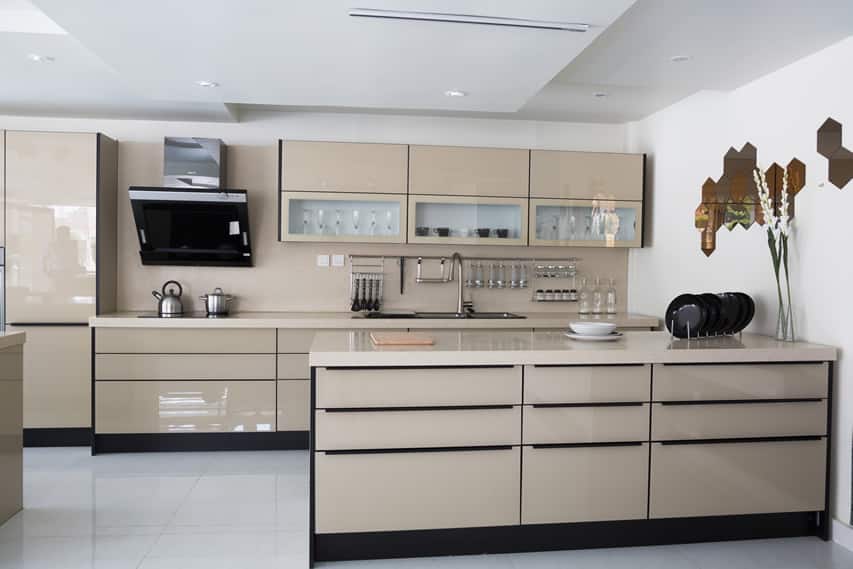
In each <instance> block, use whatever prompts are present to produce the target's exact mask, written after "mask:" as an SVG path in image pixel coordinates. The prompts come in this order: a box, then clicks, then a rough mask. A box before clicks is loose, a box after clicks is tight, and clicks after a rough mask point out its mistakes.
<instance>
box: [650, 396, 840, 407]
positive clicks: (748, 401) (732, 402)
mask: <svg viewBox="0 0 853 569" xmlns="http://www.w3.org/2000/svg"><path fill="white" fill-rule="evenodd" d="M821 401H823V399H821V398H820V397H798V398H790V399H717V400H712V399H707V400H705V399H703V400H701V401H690V400H685V401H656V403H660V404H661V405H756V404H759V403H820V402H821Z"/></svg>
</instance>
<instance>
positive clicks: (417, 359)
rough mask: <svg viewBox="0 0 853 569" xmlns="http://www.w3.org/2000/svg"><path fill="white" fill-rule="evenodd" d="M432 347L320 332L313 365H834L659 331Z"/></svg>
mask: <svg viewBox="0 0 853 569" xmlns="http://www.w3.org/2000/svg"><path fill="white" fill-rule="evenodd" d="M429 335H430V336H432V337H433V339H434V340H435V345H433V346H397V347H390V346H382V347H377V346H374V345H373V342H372V341H371V339H370V333H369V332H368V331H363V330H358V331H349V332H347V331H324V332H319V333H317V335H316V336H315V337H314V343H313V344H312V346H311V354H310V363H311V365H312V366H321V367H322V366H440V365H524V364H540V365H547V364H649V363H659V364H665V363H738V362H796V361H810V362H815V361H834V360H835V359H836V349H835V348H833V347H831V346H822V345H818V344H806V343H803V342H779V341H776V340H775V339H773V338H770V337H767V336H759V335H757V334H743V336H742V337H723V338H716V339H711V340H702V341H697V340H692V341H687V340H675V341H671V339H670V336H669V334H668V333H666V332H648V331H646V332H639V331H634V332H626V333H625V335H624V337H623V338H621V339H620V340H618V341H615V342H582V341H576V340H571V339H569V338H567V337H565V336H564V335H563V333H562V332H522V331H518V332H513V331H490V332H484V331H478V330H459V331H456V332H452V331H444V330H436V331H431V332H429Z"/></svg>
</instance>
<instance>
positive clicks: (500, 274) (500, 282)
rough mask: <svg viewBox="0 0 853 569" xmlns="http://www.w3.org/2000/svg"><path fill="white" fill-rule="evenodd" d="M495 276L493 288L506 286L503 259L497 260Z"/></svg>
mask: <svg viewBox="0 0 853 569" xmlns="http://www.w3.org/2000/svg"><path fill="white" fill-rule="evenodd" d="M495 276H496V277H497V278H496V279H495V288H506V266H505V265H504V262H503V261H499V262H498V268H497V271H496V274H495Z"/></svg>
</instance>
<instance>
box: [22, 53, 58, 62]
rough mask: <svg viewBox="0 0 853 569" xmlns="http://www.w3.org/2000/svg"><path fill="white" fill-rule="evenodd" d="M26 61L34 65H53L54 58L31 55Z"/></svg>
mask: <svg viewBox="0 0 853 569" xmlns="http://www.w3.org/2000/svg"><path fill="white" fill-rule="evenodd" d="M27 59H29V60H30V61H34V62H36V63H53V62H54V61H56V58H55V57H53V56H51V55H41V54H39V53H31V54H29V55H28V56H27Z"/></svg>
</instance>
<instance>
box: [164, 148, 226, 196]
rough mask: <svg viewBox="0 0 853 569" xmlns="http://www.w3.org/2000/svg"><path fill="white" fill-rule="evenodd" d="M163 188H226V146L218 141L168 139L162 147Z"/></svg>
mask: <svg viewBox="0 0 853 569" xmlns="http://www.w3.org/2000/svg"><path fill="white" fill-rule="evenodd" d="M163 186H165V187H167V188H208V189H219V188H222V187H224V186H225V144H224V143H223V142H222V141H221V140H219V139H218V138H178V137H169V136H167V137H166V138H165V140H164V144H163Z"/></svg>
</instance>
